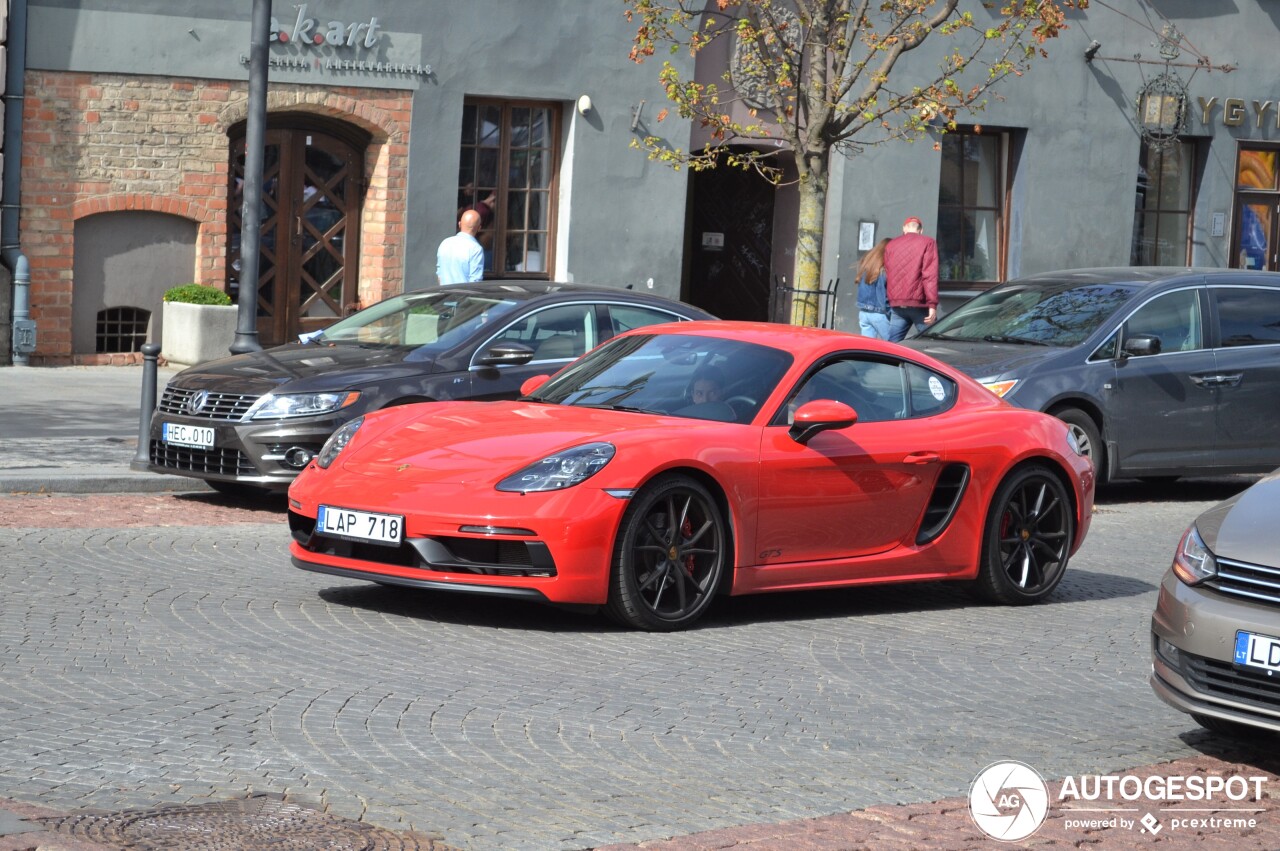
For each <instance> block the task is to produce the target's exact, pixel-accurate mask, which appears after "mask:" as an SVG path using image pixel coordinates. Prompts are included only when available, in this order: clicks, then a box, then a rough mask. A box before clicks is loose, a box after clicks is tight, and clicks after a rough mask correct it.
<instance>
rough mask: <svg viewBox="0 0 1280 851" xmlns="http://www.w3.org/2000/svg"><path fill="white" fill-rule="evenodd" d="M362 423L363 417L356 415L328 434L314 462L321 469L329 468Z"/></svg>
mask: <svg viewBox="0 0 1280 851" xmlns="http://www.w3.org/2000/svg"><path fill="white" fill-rule="evenodd" d="M362 425H364V417H356V418H355V419H354V420H352V421H351V422H349V423H344V424H343V426H342V427H341V428H340V429H338V430H337V431H335V432H334V433H333V434H331V435H329V439H328V440H326V441H325V442H324V446H323V447H321V449H320V454H319V455H317V456H316V463H317V464H319V465H320V468H321V469H323V470H327V469H329V465H330V464H332V463H333V462H334V460H335V459H336V458H337V457H338V455H339V454H340V453H341V452H342V450H343V449H346V448H347V444H348V443H350V442H351V438H353V437H355V434H356V432H357V431H359V430H360V426H362Z"/></svg>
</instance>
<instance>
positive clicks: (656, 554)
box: [605, 475, 728, 632]
mask: <svg viewBox="0 0 1280 851" xmlns="http://www.w3.org/2000/svg"><path fill="white" fill-rule="evenodd" d="M727 541H728V535H727V530H726V527H725V522H724V519H723V517H722V516H721V514H720V508H719V506H718V505H716V501H715V499H714V498H713V497H712V496H711V494H710V493H709V492H708V491H707V489H706V488H704V487H703V486H702V485H701V484H699V483H698V482H696V481H694V480H693V479H691V478H689V477H688V476H682V475H672V476H666V477H663V478H661V479H657V480H655V481H654V482H652V483H651V484H649V485H646V486H645V487H644V488H642V489H641V490H640V492H639V493H637V494H636V495H635V496H634V497H633V498H632V500H631V505H630V506H628V508H627V511H626V514H624V515H623V517H622V525H621V531H620V534H619V535H618V544H617V548H616V550H615V551H614V558H613V570H612V573H611V575H610V578H609V602H608V604H607V605H606V607H605V611H606V613H607V614H608V615H609V617H611V618H612V619H613V620H615V621H617V622H618V623H620V624H623V625H624V626H630V627H634V628H636V629H645V630H651V631H655V632H669V631H672V630H677V629H683V628H684V627H687V626H689V625H690V624H692V623H693V622H694V621H696V620H697V619H698V618H699V617H701V616H702V614H703V612H705V611H706V609H707V607H708V606H709V605H710V604H711V600H712V598H713V597H714V595H715V593H716V589H717V588H718V587H719V585H720V579H721V577H722V576H723V575H724V570H725V562H726V559H727V557H728V556H727V552H726V550H727Z"/></svg>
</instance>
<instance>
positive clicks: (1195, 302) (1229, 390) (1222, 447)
mask: <svg viewBox="0 0 1280 851" xmlns="http://www.w3.org/2000/svg"><path fill="white" fill-rule="evenodd" d="M904 345H907V346H909V347H911V348H914V349H918V350H920V351H923V352H926V353H927V354H930V355H932V356H933V357H935V358H937V359H938V360H941V361H943V362H945V363H949V364H951V365H952V366H955V367H958V368H959V369H961V370H963V371H965V372H966V373H968V374H969V375H971V376H973V377H974V378H976V379H978V380H979V381H980V382H982V383H983V384H985V385H986V386H987V387H988V388H990V389H991V390H992V391H994V392H995V393H996V394H997V395H999V396H1002V397H1003V398H1004V399H1006V400H1007V401H1009V402H1011V403H1012V404H1014V405H1018V406H1019V407H1023V408H1030V409H1032V410H1037V411H1045V412H1047V413H1050V414H1053V415H1055V416H1057V417H1058V418H1059V419H1061V420H1063V421H1065V422H1066V423H1068V424H1069V425H1070V426H1071V428H1072V431H1073V432H1074V433H1075V436H1076V440H1077V441H1079V443H1080V445H1081V447H1082V448H1084V449H1085V451H1086V453H1087V454H1089V455H1090V456H1091V457H1092V458H1093V461H1094V465H1095V466H1096V468H1097V471H1098V480H1099V482H1100V483H1105V482H1107V481H1109V480H1111V479H1118V478H1141V479H1165V478H1176V477H1178V476H1204V475H1216V474H1222V473H1261V472H1268V471H1270V470H1273V469H1275V468H1276V467H1280V416H1277V411H1280V274H1278V273H1270V272H1250V271H1236V270H1230V269H1181V268H1174V269H1170V268H1154V267H1123V268H1114V269H1077V270H1073V271H1067V272H1050V273H1046V274H1042V275H1035V276H1032V277H1028V278H1022V279H1020V280H1016V281H1010V282H1009V283H1007V284H1001V285H1000V286H997V287H995V288H993V289H991V290H988V291H987V292H985V293H983V294H982V295H979V296H976V297H975V298H973V299H970V300H969V301H967V302H965V303H964V304H962V305H961V306H960V307H958V308H956V309H955V310H954V311H952V312H951V313H949V314H947V315H946V316H945V317H943V318H942V319H940V320H939V321H938V322H936V323H935V324H934V325H933V326H932V327H930V328H929V329H928V330H927V331H925V332H924V333H922V334H920V335H918V336H916V337H913V338H912V339H910V340H907V341H905V343H904Z"/></svg>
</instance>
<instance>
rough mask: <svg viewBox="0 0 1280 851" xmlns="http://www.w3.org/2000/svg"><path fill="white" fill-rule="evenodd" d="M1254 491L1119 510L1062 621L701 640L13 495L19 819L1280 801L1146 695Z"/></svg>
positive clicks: (586, 843) (0, 695)
mask: <svg viewBox="0 0 1280 851" xmlns="http://www.w3.org/2000/svg"><path fill="white" fill-rule="evenodd" d="M1239 487H1240V485H1239V484H1238V483H1196V484H1186V485H1179V486H1177V487H1176V488H1173V489H1168V490H1164V491H1160V492H1158V493H1157V492H1154V491H1152V490H1151V489H1150V488H1144V487H1139V486H1134V487H1132V488H1129V489H1117V490H1116V491H1115V492H1114V494H1115V495H1114V496H1113V497H1112V498H1111V499H1110V500H1104V501H1103V503H1102V505H1101V506H1100V509H1099V512H1098V515H1097V517H1096V519H1095V521H1094V528H1093V531H1092V533H1091V537H1090V540H1089V542H1088V543H1087V544H1086V546H1085V549H1084V550H1083V551H1082V552H1081V554H1080V555H1079V556H1078V557H1077V558H1076V559H1075V560H1074V561H1073V563H1072V571H1071V572H1070V573H1069V575H1068V577H1067V578H1066V580H1064V583H1063V585H1062V586H1061V589H1060V591H1059V592H1058V593H1057V594H1056V595H1055V597H1054V598H1053V600H1052V601H1051V602H1049V603H1048V604H1044V605H1040V606H1034V607H1029V608H1000V607H989V606H983V605H976V604H974V603H972V602H970V601H969V599H968V598H967V597H966V596H965V595H963V594H962V593H961V592H960V590H959V589H956V588H953V587H950V586H945V585H919V586H900V587H897V588H893V587H885V588H875V589H862V590H858V591H845V592H827V593H821V594H791V595H773V596H760V597H753V598H739V599H733V600H726V601H723V602H722V603H721V604H719V605H718V606H717V607H716V608H715V609H714V610H713V612H712V614H711V616H710V617H709V619H708V621H707V623H706V625H705V626H704V627H703V628H701V629H698V630H695V631H692V632H687V633H680V634H675V635H649V634H642V633H635V632H626V631H622V630H618V629H615V628H613V627H611V626H609V625H607V624H606V623H605V622H604V621H602V620H599V619H597V618H593V617H588V616H582V615H573V614H568V613H563V612H559V611H556V610H553V609H548V608H540V607H531V606H527V605H518V604H516V603H513V602H508V601H493V600H477V599H472V598H467V597H452V596H444V595H437V596H433V595H427V594H415V593H409V592H405V591H403V590H398V589H388V588H380V587H377V586H371V585H364V584H360V583H355V582H345V581H342V580H337V579H333V578H329V577H320V576H317V575H313V574H307V573H303V572H301V571H298V570H296V569H294V568H293V567H291V566H290V564H289V562H288V558H287V556H286V555H285V550H284V541H285V538H286V535H285V533H284V527H283V525H282V523H281V521H280V518H279V506H278V503H270V502H267V503H265V504H252V503H251V504H243V503H241V504H236V503H230V502H227V501H226V500H223V499H220V498H218V497H214V496H212V495H208V494H199V495H178V496H174V495H164V496H159V495H135V496H121V495H91V496H58V497H47V496H43V497H42V496H7V497H0V518H3V519H0V526H3V528H0V550H2V551H3V554H2V555H0V588H2V589H3V592H4V593H3V601H2V602H0V675H2V682H3V688H2V689H0V796H4V797H6V798H8V799H10V801H12V802H14V806H23V805H27V806H30V805H39V806H42V807H49V808H53V809H55V810H59V811H72V810H79V809H97V810H108V811H115V810H121V809H127V808H136V807H149V806H157V805H161V804H167V803H195V802H201V801H211V800H223V799H228V798H235V797H242V796H245V795H248V794H251V793H256V792H271V793H278V794H284V795H286V796H287V797H288V798H289V799H290V800H294V801H297V802H299V803H302V804H306V805H311V806H316V807H319V808H322V809H325V810H326V811H328V812H330V813H333V814H334V815H337V816H341V817H345V818H355V819H362V820H365V821H368V822H370V823H372V824H376V825H379V826H382V827H387V828H391V829H395V830H417V831H422V832H424V833H429V834H432V835H436V836H441V837H443V838H444V840H445V842H447V843H448V844H449V845H451V846H456V847H459V848H466V849H478V851H487V849H576V848H589V847H599V846H608V845H610V844H617V843H633V844H634V843H641V846H640V847H645V848H658V849H663V851H677V849H679V851H689V850H690V849H702V848H729V847H746V848H753V849H757V848H758V849H764V848H815V849H817V848H823V849H826V848H833V849H834V848H860V847H875V848H879V847H902V848H968V847H976V846H978V845H984V844H993V843H985V842H984V841H983V840H982V838H981V834H979V833H977V832H976V830H975V828H974V826H973V823H972V821H971V820H970V819H969V818H968V813H967V808H966V806H965V804H964V801H963V800H961V799H960V796H964V795H966V794H967V793H968V789H969V785H970V783H971V781H972V780H973V778H974V776H975V774H976V773H977V772H978V771H980V770H981V769H982V768H983V767H984V766H986V765H988V764H989V763H991V762H993V761H996V760H1001V759H1016V760H1020V761H1022V762H1025V763H1028V764H1029V765H1031V766H1033V767H1035V768H1036V769H1037V770H1039V771H1040V773H1041V774H1043V775H1044V776H1045V777H1046V778H1048V779H1049V780H1050V781H1057V780H1061V779H1062V778H1064V777H1067V776H1070V775H1084V774H1096V773H1124V772H1127V771H1129V770H1130V769H1132V768H1133V767H1135V766H1145V767H1146V768H1143V769H1140V770H1138V771H1137V772H1135V773H1139V774H1141V773H1143V772H1146V773H1161V774H1164V773H1169V774H1172V773H1179V772H1180V773H1192V772H1193V771H1201V772H1209V773H1217V774H1225V773H1231V772H1234V771H1236V770H1241V771H1246V772H1247V773H1249V774H1259V773H1262V774H1266V775H1268V776H1272V777H1274V776H1275V774H1276V770H1277V766H1276V765H1275V763H1274V759H1275V757H1274V755H1273V754H1274V753H1275V751H1276V749H1275V747H1274V742H1271V741H1267V740H1262V739H1259V741H1258V742H1257V743H1256V750H1255V751H1249V750H1245V751H1244V752H1241V751H1238V750H1232V749H1231V747H1229V746H1228V744H1227V743H1226V742H1225V741H1224V740H1222V739H1219V738H1217V737H1214V736H1211V735H1209V734H1207V733H1203V732H1201V731H1199V730H1198V729H1197V728H1196V727H1195V725H1194V724H1193V722H1191V721H1190V719H1188V718H1187V717H1185V716H1183V715H1181V714H1180V713H1178V712H1175V711H1173V710H1172V709H1169V708H1167V707H1165V706H1164V704H1162V703H1160V702H1159V701H1158V700H1157V699H1156V698H1155V696H1154V695H1153V694H1152V693H1151V690H1150V688H1149V687H1148V686H1147V684H1146V676H1147V673H1148V669H1149V662H1148V646H1147V645H1148V639H1147V622H1148V618H1149V615H1150V611H1151V608H1152V606H1153V604H1154V598H1155V590H1156V587H1157V583H1158V581H1159V577H1160V575H1161V574H1162V572H1163V571H1164V569H1165V567H1166V565H1167V563H1168V558H1169V554H1170V552H1171V548H1172V546H1173V544H1174V543H1175V542H1176V540H1177V537H1178V535H1179V534H1180V532H1181V531H1182V529H1183V527H1184V526H1185V524H1186V523H1187V521H1189V520H1190V519H1191V518H1192V517H1194V516H1195V515H1196V514H1197V513H1198V512H1199V511H1201V510H1202V509H1203V508H1205V507H1207V506H1208V505H1209V504H1211V503H1212V502H1214V501H1217V500H1218V499H1221V498H1222V497H1224V496H1226V495H1227V494H1229V493H1231V492H1233V491H1235V490H1238V489H1239ZM1157 497H1158V498H1157ZM1268 759H1270V760H1272V761H1271V762H1268V761H1267V760H1268ZM1169 760H1178V762H1177V763H1176V764H1175V765H1171V766H1166V765H1161V763H1164V762H1166V761H1169ZM1051 785H1052V784H1051ZM2 803H3V802H0V804H2ZM1273 804H1274V802H1273V800H1271V799H1270V798H1268V799H1267V800H1264V801H1263V802H1261V803H1259V804H1257V807H1258V808H1260V809H1262V810H1264V812H1261V813H1259V814H1258V818H1259V826H1258V827H1257V828H1255V829H1254V830H1252V831H1241V830H1239V829H1231V830H1225V831H1224V830H1213V829H1201V830H1195V831H1192V830H1180V831H1175V830H1174V829H1173V828H1172V827H1170V828H1169V829H1167V830H1165V832H1163V833H1162V834H1160V835H1158V836H1155V837H1151V836H1149V835H1146V834H1138V833H1137V831H1136V830H1131V831H1120V830H1119V829H1113V830H1106V829H1103V830H1098V831H1094V832H1089V833H1086V832H1084V831H1081V830H1079V829H1071V828H1068V827H1067V826H1066V819H1067V816H1068V814H1066V813H1064V812H1062V811H1061V809H1058V808H1055V809H1054V810H1053V811H1052V812H1051V816H1050V820H1049V823H1048V824H1047V825H1046V826H1045V827H1044V828H1043V829H1042V831H1041V832H1040V833H1039V834H1037V835H1036V837H1035V839H1034V841H1035V842H1036V843H1037V844H1050V845H1062V846H1065V845H1067V844H1070V845H1072V846H1077V845H1089V846H1091V847H1100V848H1108V847H1115V848H1120V847H1138V846H1142V847H1145V846H1146V845H1151V844H1154V845H1157V846H1158V847H1162V848H1177V847H1185V845H1186V844H1187V843H1193V844H1194V843H1199V844H1201V845H1205V846H1214V847H1231V848H1276V847H1280V833H1277V821H1276V819H1277V816H1276V813H1275V812H1274V809H1273ZM899 805H902V806H899ZM2 809H4V807H3V806H0V810H2ZM1164 815H1165V816H1168V814H1167V813H1165V814H1164ZM671 837H675V838H674V839H672V838H671ZM22 838H23V835H22V834H19V835H14V836H9V837H3V836H0V849H8V848H22V847H24V846H23V845H22V844H21V842H22ZM1157 840H1158V841H1157ZM4 843H9V844H4ZM1126 843H1127V844H1126ZM68 847H70V846H68ZM632 847H635V846H634V845H633V846H632Z"/></svg>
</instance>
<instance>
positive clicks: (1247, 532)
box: [1151, 470, 1280, 733]
mask: <svg viewBox="0 0 1280 851" xmlns="http://www.w3.org/2000/svg"><path fill="white" fill-rule="evenodd" d="M1278 520H1280V470H1277V471H1276V472H1274V473H1271V474H1270V475H1268V476H1266V477H1264V478H1263V479H1261V480H1260V481H1258V482H1257V483H1255V484H1254V485H1253V486H1252V487H1250V488H1249V489H1248V490H1245V491H1244V492H1242V493H1240V494H1237V495H1236V496H1234V497H1232V498H1231V499H1228V500H1227V501H1226V502H1223V503H1220V504H1218V505H1216V506H1214V507H1213V508H1211V509H1209V510H1208V511H1206V512H1205V513H1204V514H1201V515H1200V516H1199V517H1198V518H1196V521H1195V523H1193V524H1192V525H1191V528H1189V529H1187V531H1186V532H1185V533H1184V534H1183V536H1182V540H1181V541H1180V542H1179V543H1178V549H1177V552H1176V553H1174V557H1173V566H1172V567H1170V568H1169V570H1168V572H1166V573H1165V576H1164V580H1163V582H1161V584H1160V599H1159V601H1158V602H1157V603H1156V611H1155V614H1154V615H1152V617H1151V632H1152V666H1151V667H1152V671H1151V687H1152V688H1153V689H1155V692H1156V694H1158V695H1159V696H1160V697H1161V698H1162V699H1163V700H1164V701H1165V703H1168V704H1169V705H1170V706H1172V707H1174V708H1175V709H1180V710H1182V711H1183V712H1186V713H1189V714H1190V715H1191V717H1192V718H1194V719H1195V720H1196V721H1197V722H1198V723H1199V724H1200V725H1201V726H1203V727H1208V728H1209V729H1211V730H1216V731H1219V732H1224V733H1242V732H1244V730H1245V728H1246V727H1253V728H1262V729H1265V730H1271V731H1273V732H1280V523H1278V522H1277V521H1278Z"/></svg>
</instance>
